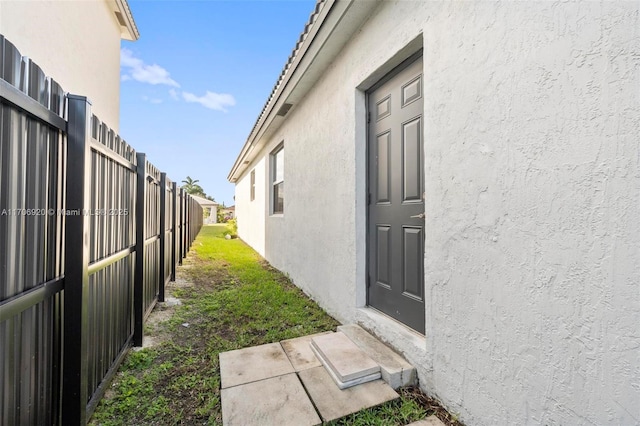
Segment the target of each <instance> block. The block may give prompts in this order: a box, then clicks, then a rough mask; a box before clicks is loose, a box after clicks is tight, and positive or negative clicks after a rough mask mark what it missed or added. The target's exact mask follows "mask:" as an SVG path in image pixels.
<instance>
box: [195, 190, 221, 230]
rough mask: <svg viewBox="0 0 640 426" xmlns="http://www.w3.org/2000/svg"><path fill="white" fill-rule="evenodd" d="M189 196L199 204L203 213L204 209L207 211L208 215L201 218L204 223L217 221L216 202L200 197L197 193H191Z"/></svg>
mask: <svg viewBox="0 0 640 426" xmlns="http://www.w3.org/2000/svg"><path fill="white" fill-rule="evenodd" d="M191 198H193V199H194V200H196V201H197V202H198V204H200V207H202V211H203V213H204V211H205V210H208V211H209V215H208V216H207V217H206V218H204V219H203V223H205V224H207V223H209V224H211V223H218V203H216V202H215V201H211V200H209V199H207V198H204V197H200V196H198V195H193V194H191Z"/></svg>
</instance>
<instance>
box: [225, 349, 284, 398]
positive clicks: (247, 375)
mask: <svg viewBox="0 0 640 426" xmlns="http://www.w3.org/2000/svg"><path fill="white" fill-rule="evenodd" d="M293 372H294V369H293V366H292V365H291V362H289V358H287V355H286V354H285V353H284V350H283V349H282V346H280V343H269V344H266V345H260V346H254V347H251V348H244V349H238V350H235V351H230V352H223V353H221V354H220V381H221V387H222V389H225V388H229V387H232V386H238V385H241V384H245V383H250V382H255V381H258V380H262V379H266V378H269V377H276V376H282V375H284V374H288V373H293Z"/></svg>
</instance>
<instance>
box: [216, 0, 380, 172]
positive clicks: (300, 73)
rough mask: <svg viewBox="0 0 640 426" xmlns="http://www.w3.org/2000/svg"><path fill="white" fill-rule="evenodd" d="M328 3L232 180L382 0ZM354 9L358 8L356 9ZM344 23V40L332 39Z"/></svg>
mask: <svg viewBox="0 0 640 426" xmlns="http://www.w3.org/2000/svg"><path fill="white" fill-rule="evenodd" d="M324 3H325V4H324V7H323V8H322V9H321V10H320V11H319V12H318V13H317V16H315V17H314V15H312V19H311V21H310V22H309V23H308V24H307V26H306V27H305V31H304V32H303V33H302V35H301V39H302V42H301V43H300V45H299V46H296V49H294V53H293V54H292V58H290V60H289V61H288V62H287V64H286V65H285V69H284V70H283V72H282V74H281V77H280V79H279V80H278V82H277V83H276V86H275V88H274V90H273V92H272V94H271V96H270V97H269V99H268V101H267V104H266V105H265V107H264V109H263V111H262V113H261V114H260V116H259V117H258V119H257V121H256V124H255V125H254V127H253V129H252V131H251V133H250V135H249V137H248V138H247V141H246V142H245V144H244V146H243V147H242V150H241V151H240V154H239V155H238V157H237V158H236V161H235V163H234V165H233V167H232V168H231V171H230V172H229V174H228V176H227V179H228V180H229V181H230V182H231V183H235V182H237V180H238V179H239V178H240V176H242V174H243V173H244V172H245V169H246V166H248V164H249V163H250V162H251V160H252V159H251V158H250V156H251V154H252V153H253V151H254V150H255V149H256V148H258V152H259V149H260V148H261V146H260V145H261V143H262V142H263V141H262V139H263V138H265V136H268V135H269V133H270V132H273V131H274V128H277V127H279V126H280V124H282V122H283V121H284V120H285V117H282V116H279V115H278V111H279V110H280V108H281V107H282V106H283V105H284V104H285V103H287V101H288V100H290V99H291V98H292V97H293V98H298V99H299V98H301V96H302V95H303V94H304V93H305V92H306V91H308V90H310V88H311V87H312V86H313V83H315V80H317V79H319V78H320V76H321V73H320V72H318V71H319V70H320V69H324V68H326V67H327V66H328V65H329V64H330V63H331V61H332V60H333V58H334V57H335V56H336V55H337V54H338V53H339V51H340V50H341V49H342V47H343V45H344V44H345V43H346V42H347V41H348V37H347V36H345V34H348V35H350V34H352V33H353V32H355V31H356V30H357V29H358V28H359V27H360V26H361V24H362V23H363V22H364V21H365V20H366V18H367V17H368V16H369V15H370V13H371V11H373V10H374V9H375V8H376V7H377V6H378V4H379V1H366V2H356V1H355V0H327V1H325V2H324ZM355 3H357V4H358V7H357V8H352V7H351V6H352V5H353V4H355ZM319 4H320V2H319ZM354 9H356V11H355V12H354V11H353V10H354ZM348 13H351V15H355V18H352V19H343V18H345V16H346V15H347V14H348ZM330 14H331V17H330ZM314 18H315V19H314ZM340 25H342V31H339V33H340V35H339V36H340V37H341V40H340V41H338V42H336V43H328V40H329V38H330V37H331V36H332V35H333V34H334V33H338V31H336V29H337V28H338V26H340ZM344 26H349V29H348V30H345V29H344ZM314 43H316V45H315V47H313V48H311V46H312V44H314ZM319 58H320V60H319ZM318 64H320V65H318ZM310 68H314V70H313V71H314V72H313V73H311V74H313V75H312V76H310V75H307V71H309V69H310ZM294 108H295V103H294Z"/></svg>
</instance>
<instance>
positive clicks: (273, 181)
mask: <svg viewBox="0 0 640 426" xmlns="http://www.w3.org/2000/svg"><path fill="white" fill-rule="evenodd" d="M278 154H282V161H281V168H282V174H281V179H277V178H278V176H277V175H278V166H277V162H278ZM269 157H270V166H271V167H270V168H271V173H270V179H269V186H270V190H269V193H270V199H271V201H270V203H269V204H270V210H271V214H272V215H283V214H284V195H282V196H281V197H280V198H282V206H281V208H280V209H278V206H277V204H278V203H277V198H278V193H277V189H278V188H283V191H282V192H283V193H284V180H285V179H284V168H285V167H284V161H285V160H284V141H283V142H281V143H280V144H279V145H278V146H277V147H275V148H274V149H273V151H271V154H269Z"/></svg>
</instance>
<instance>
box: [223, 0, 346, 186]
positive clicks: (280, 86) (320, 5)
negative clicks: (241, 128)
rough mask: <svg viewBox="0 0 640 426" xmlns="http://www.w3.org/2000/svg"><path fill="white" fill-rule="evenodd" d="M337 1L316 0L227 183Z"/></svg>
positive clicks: (231, 180)
mask: <svg viewBox="0 0 640 426" xmlns="http://www.w3.org/2000/svg"><path fill="white" fill-rule="evenodd" d="M337 1H338V0H317V2H316V6H315V7H314V9H313V12H311V16H310V17H309V20H308V21H307V23H306V25H305V26H304V30H303V31H302V33H301V34H300V37H299V38H298V41H297V42H296V45H295V47H294V48H293V51H292V52H291V55H289V58H288V60H287V62H286V63H285V65H284V68H283V69H282V72H281V73H280V76H279V77H278V80H277V82H276V84H275V85H274V87H273V89H272V90H271V93H270V94H269V97H268V98H267V102H266V103H265V105H264V107H263V108H262V111H261V112H260V114H259V115H258V118H257V119H256V122H255V124H254V125H253V127H252V129H251V132H250V133H249V137H248V138H247V140H246V142H245V143H244V145H243V146H242V149H241V150H240V154H238V157H237V158H236V161H235V162H234V164H233V167H232V168H231V171H230V172H229V174H228V176H227V180H228V181H230V182H233V176H234V175H235V173H236V172H237V170H238V168H239V167H240V165H241V164H242V162H243V161H244V158H246V156H247V154H248V153H249V151H250V149H251V147H252V145H253V142H254V141H255V139H256V137H257V136H258V134H259V130H260V129H261V128H262V127H263V126H264V121H265V120H266V119H267V118H268V117H269V115H270V113H271V112H272V110H273V108H274V107H275V105H276V100H277V99H278V97H279V95H280V93H281V92H282V91H284V88H285V87H286V86H287V83H288V80H289V78H290V77H291V76H292V75H293V73H294V72H295V71H296V69H297V65H298V64H299V61H296V60H297V59H300V58H299V55H300V56H304V53H305V52H306V50H307V47H308V46H309V45H310V44H311V43H312V42H313V40H314V38H315V35H316V34H317V33H318V31H317V29H318V28H319V27H320V26H322V23H323V22H324V19H325V18H326V17H327V15H328V14H329V12H330V10H331V8H332V7H333V6H334V4H335V3H336V2H337ZM312 30H315V31H314V36H312V37H308V35H309V34H310V33H311V32H312ZM295 62H297V63H296V66H292V65H293V64H294V63H295Z"/></svg>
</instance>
